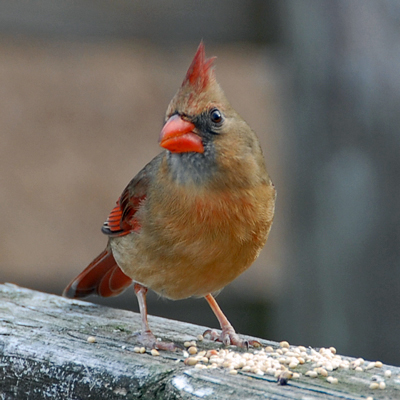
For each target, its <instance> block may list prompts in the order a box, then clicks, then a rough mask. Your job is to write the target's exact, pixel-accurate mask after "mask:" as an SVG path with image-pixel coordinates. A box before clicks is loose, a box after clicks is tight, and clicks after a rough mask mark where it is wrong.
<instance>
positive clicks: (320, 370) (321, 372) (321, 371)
mask: <svg viewBox="0 0 400 400" xmlns="http://www.w3.org/2000/svg"><path fill="white" fill-rule="evenodd" d="M315 371H316V372H317V374H318V375H321V376H328V371H327V370H326V369H325V368H322V367H321V368H317V369H316V370H315Z"/></svg>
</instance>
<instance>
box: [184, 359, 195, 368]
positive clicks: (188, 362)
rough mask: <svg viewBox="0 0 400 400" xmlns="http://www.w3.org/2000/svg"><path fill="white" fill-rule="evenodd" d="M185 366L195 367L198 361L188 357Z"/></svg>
mask: <svg viewBox="0 0 400 400" xmlns="http://www.w3.org/2000/svg"><path fill="white" fill-rule="evenodd" d="M184 364H185V365H190V366H193V365H196V364H197V360H196V359H195V358H194V357H188V358H186V360H185V361H184Z"/></svg>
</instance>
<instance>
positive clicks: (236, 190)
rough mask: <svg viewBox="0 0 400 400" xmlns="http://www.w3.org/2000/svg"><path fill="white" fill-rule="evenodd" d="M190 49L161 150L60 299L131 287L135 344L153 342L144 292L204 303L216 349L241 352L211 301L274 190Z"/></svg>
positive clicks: (257, 244)
mask: <svg viewBox="0 0 400 400" xmlns="http://www.w3.org/2000/svg"><path fill="white" fill-rule="evenodd" d="M213 61H214V59H213V58H211V59H206V58H205V52H204V45H203V43H200V46H199V47H198V49H197V52H196V55H195V57H194V59H193V61H192V64H191V65H190V67H189V70H188V72H187V74H186V77H185V79H184V80H183V83H182V86H181V87H180V88H179V90H178V92H177V93H176V95H175V97H174V98H173V99H172V101H171V103H170V104H169V106H168V109H167V112H166V116H165V125H164V127H163V128H162V130H161V134H160V146H161V147H163V148H164V149H166V150H164V151H163V152H162V153H161V154H159V155H158V156H157V157H155V158H154V159H153V160H152V161H150V162H149V163H148V164H147V165H146V166H145V167H144V168H143V169H142V170H141V171H140V172H139V173H138V174H137V175H136V176H135V177H134V178H133V179H132V181H131V182H130V183H129V184H128V186H127V187H126V188H125V190H124V191H123V192H122V194H121V197H120V198H119V199H118V201H117V205H116V206H115V207H114V209H113V210H112V211H111V213H110V215H109V217H108V219H107V221H106V222H105V223H104V225H103V228H102V231H103V233H104V234H106V235H107V236H108V244H107V247H106V249H105V250H104V251H103V252H102V253H101V254H100V255H99V256H98V257H97V258H96V259H95V260H93V261H92V263H91V264H90V265H89V266H88V267H87V268H86V269H85V270H84V271H83V272H82V273H81V274H80V275H78V276H77V277H76V278H75V279H74V280H73V281H72V282H71V283H70V284H69V285H68V286H67V288H66V289H65V290H64V296H66V297H70V298H81V297H85V296H88V295H90V294H97V295H99V296H103V297H108V296H116V295H118V294H120V293H121V292H122V291H124V290H125V289H126V288H127V287H128V286H130V285H131V284H132V282H134V290H135V293H136V296H137V298H138V302H139V308H140V314H141V318H142V332H141V335H140V337H139V340H140V341H141V343H142V344H143V345H145V346H147V347H157V348H159V349H165V350H172V349H174V344H173V343H164V342H160V341H157V340H156V339H155V337H154V335H153V333H152V332H151V330H150V328H149V325H148V322H147V307H146V292H147V288H150V289H152V290H154V291H155V292H157V293H158V294H160V295H161V296H165V297H167V298H170V299H184V298H187V297H190V296H204V297H205V298H206V300H207V301H208V303H209V304H210V306H211V308H212V310H213V311H214V313H215V315H216V317H217V318H218V320H219V323H220V325H221V330H222V333H221V334H220V335H219V336H218V335H217V334H216V333H215V332H211V331H208V333H209V334H211V336H213V337H214V339H216V340H220V341H222V342H223V343H225V344H232V345H237V346H245V345H247V343H246V342H244V341H243V340H241V339H240V338H239V336H238V335H237V334H236V332H235V330H234V329H233V327H232V325H231V324H230V323H229V321H228V320H227V318H226V317H225V315H224V314H223V313H222V311H221V309H220V308H219V306H218V304H217V303H216V301H215V299H214V297H213V296H212V294H211V293H213V292H217V291H219V290H221V289H222V288H223V287H224V286H225V285H227V284H228V283H229V282H231V281H232V280H234V279H235V278H236V277H237V276H238V275H240V274H241V273H242V272H243V271H245V270H246V269H247V268H249V266H250V265H251V264H252V263H253V261H254V260H255V259H256V258H257V256H258V254H259V252H260V250H261V248H262V247H263V246H264V244H265V242H266V240H267V237H268V233H269V230H270V228H271V224H272V220H273V216H274V207H275V189H274V186H273V184H272V182H271V180H270V178H269V176H268V173H267V171H266V168H265V163H264V158H263V155H262V151H261V148H260V144H259V142H258V139H257V136H256V135H255V133H254V132H253V131H252V130H251V129H250V127H249V126H248V125H247V123H246V122H245V121H244V120H243V119H242V118H241V117H240V116H239V115H238V114H237V113H236V111H235V110H234V109H233V108H232V107H231V105H230V104H229V102H228V100H227V99H226V97H225V95H224V93H223V91H222V89H221V88H220V86H219V85H218V83H217V81H216V79H215V74H214V70H213V68H212V64H213Z"/></svg>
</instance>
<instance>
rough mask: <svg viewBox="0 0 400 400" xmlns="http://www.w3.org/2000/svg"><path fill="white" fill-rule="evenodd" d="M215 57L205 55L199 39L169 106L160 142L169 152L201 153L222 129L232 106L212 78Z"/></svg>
mask: <svg viewBox="0 0 400 400" xmlns="http://www.w3.org/2000/svg"><path fill="white" fill-rule="evenodd" d="M214 59H215V57H213V58H209V59H207V58H206V57H205V51H204V44H203V42H201V43H200V45H199V47H198V49H197V52H196V55H195V56H194V59H193V61H192V63H191V65H190V67H189V69H188V71H187V73H186V76H185V79H184V80H183V83H182V85H181V87H180V88H179V90H178V92H177V93H176V95H175V96H174V98H173V99H172V100H171V102H170V104H169V106H168V109H167V112H166V122H165V125H164V127H163V129H162V131H161V134H160V145H161V147H164V148H165V149H167V150H169V151H170V152H172V153H185V152H197V153H204V151H205V146H207V144H208V142H210V141H212V140H213V138H214V136H216V135H219V134H220V133H221V132H222V131H223V127H224V122H225V119H226V112H227V109H230V108H231V107H230V106H229V103H228V101H227V100H226V98H225V95H224V93H223V91H222V89H221V88H220V86H219V85H218V83H217V81H216V79H215V72H214V69H213V62H214Z"/></svg>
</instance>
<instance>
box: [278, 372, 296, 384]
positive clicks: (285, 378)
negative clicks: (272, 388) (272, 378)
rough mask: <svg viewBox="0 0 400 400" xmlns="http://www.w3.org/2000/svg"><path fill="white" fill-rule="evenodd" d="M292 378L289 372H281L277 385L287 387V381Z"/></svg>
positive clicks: (291, 373)
mask: <svg viewBox="0 0 400 400" xmlns="http://www.w3.org/2000/svg"><path fill="white" fill-rule="evenodd" d="M292 378H293V372H291V371H287V370H286V371H282V372H281V373H280V374H279V375H278V385H281V386H283V385H287V383H288V380H289V379H292Z"/></svg>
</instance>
